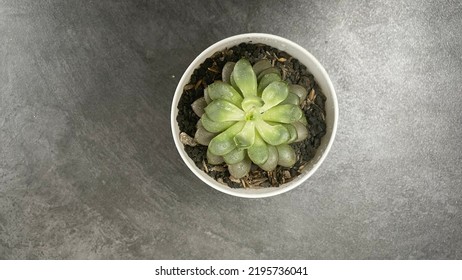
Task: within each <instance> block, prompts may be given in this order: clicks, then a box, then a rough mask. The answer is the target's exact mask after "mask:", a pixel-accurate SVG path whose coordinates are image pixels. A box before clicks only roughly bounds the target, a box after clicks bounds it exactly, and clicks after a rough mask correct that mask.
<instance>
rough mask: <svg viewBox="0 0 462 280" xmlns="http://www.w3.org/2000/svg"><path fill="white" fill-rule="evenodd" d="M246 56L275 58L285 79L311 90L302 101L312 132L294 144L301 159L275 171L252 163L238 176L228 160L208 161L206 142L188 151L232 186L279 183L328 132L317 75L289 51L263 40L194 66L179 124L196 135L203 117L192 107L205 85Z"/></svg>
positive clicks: (305, 159) (291, 175) (291, 174)
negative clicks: (231, 175)
mask: <svg viewBox="0 0 462 280" xmlns="http://www.w3.org/2000/svg"><path fill="white" fill-rule="evenodd" d="M244 57H245V58H247V59H248V60H249V61H250V63H252V64H254V63H255V62H257V61H258V60H261V59H264V58H266V59H269V60H271V61H272V63H273V65H274V66H275V67H277V68H279V69H280V70H281V73H282V77H283V80H285V81H287V82H290V83H292V84H299V85H301V86H303V87H305V88H306V89H307V90H308V97H307V99H306V100H305V101H304V102H303V103H302V110H303V111H304V113H305V116H306V118H307V120H308V131H309V132H310V136H309V137H308V138H307V139H305V140H304V141H302V142H298V143H293V144H291V146H292V147H293V148H294V150H295V152H296V154H297V162H296V163H295V165H294V166H293V167H291V168H286V167H281V166H278V167H277V168H276V170H274V171H271V172H266V171H263V170H262V169H260V168H259V167H258V166H256V165H254V164H252V169H251V171H250V174H249V175H248V176H246V177H245V178H243V179H240V180H238V179H235V178H232V177H230V174H229V172H228V168H227V166H226V164H225V163H223V164H222V165H211V164H208V163H207V158H206V151H207V147H206V146H201V145H197V146H187V145H185V151H186V153H187V154H188V155H189V157H190V158H191V159H192V160H193V161H194V162H195V163H196V165H197V167H199V168H200V169H202V170H204V171H205V172H206V173H207V174H208V175H210V176H211V177H212V178H214V179H215V180H217V181H218V182H220V183H224V184H227V185H228V186H230V187H231V188H244V187H246V188H247V187H254V188H262V187H278V186H279V185H280V184H283V183H286V182H289V181H291V180H292V179H293V178H295V177H296V176H298V175H299V174H300V171H301V170H302V169H303V167H304V166H305V164H306V163H307V162H308V161H310V160H311V159H312V158H313V157H314V155H315V153H316V149H317V148H318V147H319V144H320V142H321V138H322V137H323V136H324V135H325V134H326V122H325V105H324V103H325V100H326V97H325V96H324V94H323V93H322V92H321V89H320V88H319V86H318V85H317V84H316V82H315V80H314V77H313V75H312V74H311V73H309V72H308V71H307V69H306V67H305V66H304V65H302V64H301V63H300V62H299V61H298V60H297V59H295V58H293V57H291V56H290V55H289V54H287V53H285V52H282V51H280V50H278V49H275V48H272V47H270V46H267V45H263V44H250V43H249V44H247V43H242V44H240V45H238V46H234V47H232V48H229V49H226V50H223V51H221V52H217V53H215V54H214V55H213V56H212V57H210V58H207V59H206V60H205V61H204V63H202V64H201V65H200V67H199V68H198V69H196V70H194V73H193V75H192V76H191V80H190V82H189V83H188V85H186V86H185V88H184V91H183V95H182V97H181V99H180V101H179V103H178V109H179V113H178V116H177V121H178V125H179V127H180V131H182V132H185V133H186V134H188V135H189V136H191V137H194V134H195V132H196V124H197V122H198V121H199V117H198V116H197V115H196V114H195V113H194V112H193V110H192V109H191V103H193V102H194V101H195V100H196V99H198V98H200V97H202V96H204V87H206V86H207V85H209V84H211V83H213V82H214V81H216V80H221V69H222V68H223V66H224V65H225V63H226V62H228V61H232V62H236V61H238V60H239V59H241V58H244Z"/></svg>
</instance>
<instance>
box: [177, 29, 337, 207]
mask: <svg viewBox="0 0 462 280" xmlns="http://www.w3.org/2000/svg"><path fill="white" fill-rule="evenodd" d="M240 43H263V44H266V45H269V46H271V47H274V48H276V49H279V50H281V51H285V52H287V53H288V54H289V55H291V56H293V57H294V58H296V59H298V60H299V61H300V62H301V63H302V64H303V65H305V66H306V68H307V69H308V71H309V72H311V73H312V74H313V76H314V78H315V80H316V82H317V83H318V85H319V86H320V87H321V89H322V92H323V93H324V95H325V96H326V98H327V100H326V103H325V106H326V108H325V109H326V135H324V137H323V138H322V140H321V144H320V146H319V148H318V149H317V151H316V155H315V156H314V158H313V159H312V160H311V161H309V162H308V164H307V165H306V166H305V168H304V170H303V171H302V174H300V175H299V176H298V177H296V178H295V179H293V180H292V181H290V182H288V183H285V184H282V185H280V186H279V187H270V188H259V189H247V188H246V189H244V188H242V189H233V188H230V187H229V186H227V185H224V184H220V183H218V182H217V181H215V179H213V178H212V177H210V176H209V175H207V174H206V173H205V172H204V171H202V170H201V169H199V168H198V167H197V166H196V165H195V164H194V161H193V160H192V159H191V158H190V157H189V156H188V154H187V153H186V152H185V150H184V146H183V144H182V143H181V141H180V138H179V135H180V129H179V127H178V123H177V121H176V118H177V115H178V108H177V106H178V102H179V100H180V97H181V95H182V94H183V88H184V87H185V85H186V84H188V82H189V80H190V78H191V75H192V74H193V71H194V70H195V69H196V68H199V65H200V64H201V63H203V62H204V61H205V59H207V58H208V57H211V56H212V55H213V54H214V53H216V52H218V51H222V50H224V49H225V48H231V47H233V46H236V45H239V44H240ZM337 121H338V104H337V96H336V95H335V90H334V86H333V85H332V82H331V80H330V78H329V75H327V72H326V70H325V69H324V67H323V66H322V65H321V64H320V63H319V62H318V60H317V59H316V58H315V57H314V56H313V55H312V54H311V53H309V52H308V51H307V50H305V49H304V48H302V47H301V46H299V45H297V44H295V43H294V42H292V41H289V40H287V39H284V38H282V37H279V36H275V35H270V34H262V33H249V34H241V35H237V36H233V37H229V38H226V39H224V40H221V41H219V42H217V43H215V44H213V45H212V46H210V47H208V48H207V49H206V50H205V51H203V52H202V53H201V54H200V55H199V56H198V57H196V59H195V60H194V61H193V62H192V63H191V65H189V67H188V69H186V71H185V72H184V74H183V76H182V77H181V80H180V82H179V83H178V86H177V88H176V91H175V95H174V97H173V103H172V111H171V126H172V133H173V139H174V140H175V145H176V148H177V149H178V152H179V153H180V156H181V158H182V159H183V161H184V162H185V163H186V165H187V166H188V167H189V169H190V170H191V171H192V172H193V173H194V174H196V176H197V177H199V179H201V180H202V181H203V182H204V183H206V184H207V185H209V186H211V187H212V188H214V189H217V190H219V191H221V192H224V193H227V194H230V195H234V196H239V197H247V198H260V197H269V196H273V195H277V194H281V193H284V192H287V191H289V190H291V189H293V188H295V187H297V186H299V185H300V184H302V183H303V182H304V181H306V180H307V179H308V178H309V177H310V176H311V175H313V173H314V172H315V171H316V170H317V169H318V168H319V166H320V165H321V163H322V162H323V161H324V159H325V158H326V156H327V154H328V152H329V150H330V148H331V146H332V143H333V142H334V138H335V133H336V131H337Z"/></svg>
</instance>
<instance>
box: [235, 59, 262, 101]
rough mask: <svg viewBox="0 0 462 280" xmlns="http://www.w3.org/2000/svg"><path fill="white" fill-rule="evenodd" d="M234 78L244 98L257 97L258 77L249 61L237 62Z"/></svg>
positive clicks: (241, 60)
mask: <svg viewBox="0 0 462 280" xmlns="http://www.w3.org/2000/svg"><path fill="white" fill-rule="evenodd" d="M232 76H233V79H234V82H235V83H236V85H237V86H238V88H239V89H240V90H241V92H242V94H243V96H244V97H247V96H253V95H257V77H256V76H255V73H254V72H253V69H252V65H250V62H249V61H248V60H247V59H240V60H239V61H238V62H236V66H234V70H233V73H232Z"/></svg>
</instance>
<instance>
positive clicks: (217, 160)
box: [207, 149, 224, 165]
mask: <svg viewBox="0 0 462 280" xmlns="http://www.w3.org/2000/svg"><path fill="white" fill-rule="evenodd" d="M207 162H208V163H209V164H213V165H217V164H221V163H223V162H224V159H223V157H222V156H217V155H214V154H212V153H211V152H210V149H207Z"/></svg>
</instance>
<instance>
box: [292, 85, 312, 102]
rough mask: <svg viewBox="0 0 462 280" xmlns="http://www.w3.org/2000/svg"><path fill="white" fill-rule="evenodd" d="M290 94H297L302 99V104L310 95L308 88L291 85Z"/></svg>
mask: <svg viewBox="0 0 462 280" xmlns="http://www.w3.org/2000/svg"><path fill="white" fill-rule="evenodd" d="M289 92H292V93H294V94H296V95H297V96H298V97H299V99H300V103H301V102H303V100H305V98H306V96H307V95H308V91H307V90H306V88H304V87H302V86H301V85H293V84H290V85H289Z"/></svg>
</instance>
